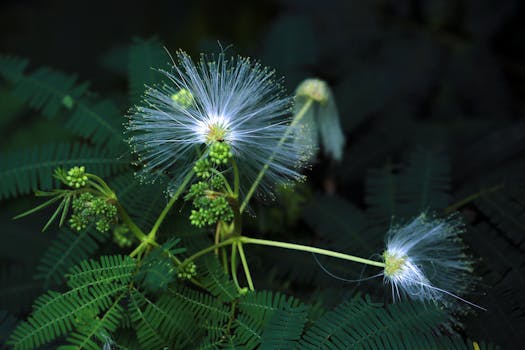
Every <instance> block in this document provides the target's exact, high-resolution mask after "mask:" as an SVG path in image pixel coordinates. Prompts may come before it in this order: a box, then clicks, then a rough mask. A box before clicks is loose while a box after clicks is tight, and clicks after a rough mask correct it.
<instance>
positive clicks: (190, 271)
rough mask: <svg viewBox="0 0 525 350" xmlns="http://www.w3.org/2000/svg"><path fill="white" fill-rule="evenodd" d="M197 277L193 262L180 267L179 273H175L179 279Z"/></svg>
mask: <svg viewBox="0 0 525 350" xmlns="http://www.w3.org/2000/svg"><path fill="white" fill-rule="evenodd" d="M196 275H197V266H196V265H195V264H194V263H193V261H191V262H189V263H187V264H184V265H181V266H180V267H179V271H178V272H177V277H178V278H180V279H187V280H189V279H192V278H193V277H195V276H196Z"/></svg>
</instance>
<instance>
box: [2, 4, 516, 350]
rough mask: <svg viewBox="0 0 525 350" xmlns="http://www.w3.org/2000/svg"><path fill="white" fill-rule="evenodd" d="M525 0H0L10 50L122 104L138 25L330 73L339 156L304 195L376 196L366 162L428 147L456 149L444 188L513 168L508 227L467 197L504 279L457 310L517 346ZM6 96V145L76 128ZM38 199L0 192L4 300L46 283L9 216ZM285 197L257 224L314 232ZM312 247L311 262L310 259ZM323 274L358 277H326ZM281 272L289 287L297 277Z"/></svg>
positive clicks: (169, 40)
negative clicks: (477, 309)
mask: <svg viewBox="0 0 525 350" xmlns="http://www.w3.org/2000/svg"><path fill="white" fill-rule="evenodd" d="M524 9H525V4H524V2H521V1H517V0H499V1H498V0H492V1H490V0H482V1H476V0H449V1H439V0H428V1H416V0H412V1H402V0H399V1H394V0H392V1H387V0H383V1H335V0H324V1H305V0H287V1H286V0H283V1H266V2H262V1H261V2H251V1H240V0H239V1H231V0H227V1H185V2H180V1H140V2H139V1H127V2H117V1H46V2H44V1H3V2H2V3H1V4H0V53H2V54H5V53H9V54H14V55H17V56H22V57H27V58H29V59H30V60H31V67H40V66H50V67H54V68H56V69H59V70H62V71H65V72H69V73H76V74H78V76H79V78H80V80H81V81H86V80H89V81H90V82H91V89H92V90H94V91H97V92H98V93H99V94H101V95H103V96H110V97H112V98H113V99H114V100H115V101H119V105H120V106H123V110H122V113H123V115H124V113H125V110H126V108H127V106H126V103H127V100H126V94H127V89H128V87H127V81H126V71H127V66H126V65H127V62H126V60H127V56H126V55H127V51H126V50H127V47H128V46H129V44H130V43H131V42H132V39H133V38H134V37H142V38H150V37H156V38H158V39H159V40H160V41H161V42H163V43H164V44H165V45H166V47H167V49H168V50H170V51H175V50H176V49H178V48H182V49H184V50H186V51H188V52H189V53H190V54H193V55H196V54H198V53H199V52H203V51H204V52H209V51H212V52H216V51H217V50H218V47H219V44H218V42H220V45H221V46H222V47H226V46H228V45H232V47H230V48H229V49H228V50H229V52H232V53H240V54H242V55H248V56H252V57H255V58H258V59H260V60H261V61H262V62H263V63H264V64H267V65H270V66H272V67H274V68H276V69H277V71H278V74H280V75H284V76H285V78H286V83H287V85H288V89H289V92H290V93H293V90H294V89H295V87H296V86H297V84H298V83H299V82H300V81H301V80H302V79H304V78H307V77H319V78H322V79H324V80H326V81H328V82H329V83H330V85H331V86H332V88H333V91H334V94H335V98H336V102H337V105H338V107H339V112H340V117H341V123H342V126H343V129H344V131H345V135H346V138H347V142H346V147H345V156H344V159H343V161H342V162H340V163H337V162H334V161H332V160H330V159H328V158H326V157H323V156H319V158H318V159H317V162H316V164H315V165H314V166H313V168H312V169H311V170H309V171H308V176H309V179H310V180H309V182H308V183H307V185H305V187H306V189H305V190H304V191H305V193H306V194H305V197H306V198H307V201H309V202H315V199H318V200H319V201H322V200H326V196H325V193H330V194H335V195H337V196H338V197H337V198H339V199H337V200H340V201H341V203H343V204H342V205H339V206H338V207H339V209H341V208H344V205H347V204H348V203H350V202H351V203H352V208H354V206H355V207H356V208H359V209H363V210H364V209H365V208H369V206H370V201H369V200H368V199H367V185H366V183H367V180H368V179H370V177H371V175H370V171H371V170H370V169H384V167H385V166H391V169H392V174H394V175H395V174H397V172H398V171H400V170H399V169H403V165H404V164H406V162H407V154H409V153H410V151H411V150H413V149H417V148H418V147H425V148H429V149H435V150H439V151H440V152H441V151H444V152H445V153H446V154H447V156H448V157H449V159H450V166H451V173H452V178H453V181H452V184H451V189H450V193H451V197H450V198H449V203H454V202H455V201H458V200H460V199H462V198H465V196H467V195H468V194H470V193H474V192H476V191H478V190H480V189H483V188H487V187H490V186H494V185H500V184H502V183H504V184H505V191H507V192H505V193H508V194H509V196H510V197H511V198H512V204H513V205H515V206H514V207H513V208H514V209H516V210H515V212H513V213H514V214H513V215H511V218H510V219H511V220H510V221H512V223H511V224H509V225H511V228H510V229H509V228H508V225H507V226H503V227H501V225H499V223H498V221H497V220H491V218H492V216H491V214H490V213H488V212H487V211H484V210H483V209H482V206H481V205H480V206H479V207H478V206H476V205H467V206H465V207H462V208H461V209H462V212H463V213H464V214H465V216H466V217H467V218H468V219H469V220H470V222H471V223H473V225H474V226H475V227H476V228H477V229H478V230H477V231H474V233H469V235H468V236H467V237H466V239H465V240H466V241H467V243H468V244H469V245H472V246H473V247H474V248H473V252H472V254H473V255H474V256H476V257H478V258H479V259H480V261H481V262H480V266H479V269H478V270H477V274H478V275H482V276H483V278H484V279H483V282H482V283H483V284H482V289H484V290H488V289H490V288H492V287H494V286H495V287H494V288H495V289H496V288H500V289H498V290H495V291H494V293H492V292H488V294H489V295H488V296H481V295H478V296H473V297H472V298H471V299H472V300H474V301H475V302H478V303H480V304H482V305H484V306H485V307H487V308H488V309H489V312H487V313H481V314H478V315H477V316H476V315H471V316H467V317H464V318H460V320H461V322H463V323H464V324H465V325H466V332H465V333H466V335H467V336H468V337H470V338H472V339H475V340H477V339H485V340H488V341H492V342H494V343H496V344H500V345H502V346H504V347H509V348H519V346H520V344H523V341H524V339H523V337H524V336H523V334H522V333H523V332H522V330H523V328H522V326H523V327H525V322H524V316H523V315H524V312H523V296H522V295H523V292H525V282H524V280H523V273H524V272H525V271H524V270H525V269H524V268H523V267H524V263H525V259H524V254H523V252H524V250H525V248H524V244H523V243H524V240H523V236H524V235H525V219H524V216H525V214H524V213H525V196H523V194H524V193H525V192H524V191H523V181H524V175H525V172H524V171H523V169H524V167H523V164H525V162H524V158H523V154H524V152H523V151H524V148H525V137H524V135H525V134H524V133H525V124H524V122H523V117H524V112H525V108H524V107H525V104H524V101H525V99H524V97H525V45H524V39H525V21H524V14H525V11H524ZM0 98H1V100H0V109H1V110H2V113H1V114H0V152H5V151H7V150H11V149H16V148H21V147H25V146H29V145H34V144H41V143H46V142H49V141H52V140H55V139H56V138H57V137H60V138H65V139H67V138H68V137H69V135H67V133H65V132H64V131H62V130H61V129H60V125H59V124H57V122H54V121H50V120H46V119H42V117H41V116H40V115H39V114H38V113H35V112H28V111H26V110H24V111H21V110H20V108H19V107H18V105H17V101H16V99H12V98H10V97H9V95H8V94H7V93H6V92H5V88H4V87H3V86H2V85H0ZM35 130H38V132H35ZM0 181H1V179H0ZM517 193H519V195H518V194H517ZM312 198H313V199H312ZM343 198H344V199H343ZM30 203H32V202H31V199H30V198H22V199H20V200H17V201H13V200H8V201H2V202H0V211H1V214H0V220H1V221H0V222H1V226H0V227H2V228H1V230H2V231H3V232H4V233H3V234H2V236H3V238H2V243H1V247H0V262H2V264H3V265H5V266H8V268H9V272H8V273H7V272H6V273H5V274H4V275H5V277H3V275H0V278H1V280H0V282H1V286H2V289H3V291H2V292H0V296H2V298H3V299H2V300H3V302H2V304H5V303H8V302H9V300H11V299H9V298H11V297H12V296H13V295H17V297H23V296H24V295H26V294H27V298H26V299H24V300H25V301H24V302H25V303H26V306H29V305H30V303H31V300H32V298H33V297H34V295H35V292H34V291H32V289H34V288H36V287H35V286H36V285H38V283H36V282H32V281H31V280H30V279H27V278H24V276H27V273H26V274H24V273H23V271H26V270H28V271H31V269H33V268H34V265H35V264H36V262H37V261H38V259H39V258H40V256H41V254H42V250H43V249H44V248H45V247H46V242H47V238H46V236H45V234H39V233H38V232H39V230H40V225H41V220H40V221H39V220H34V221H35V222H32V221H31V220H25V221H19V222H12V221H11V220H10V218H11V217H12V216H14V215H15V214H16V213H18V212H20V210H22V209H23V208H27V206H28V205H30ZM338 203H339V202H338ZM331 204H332V205H333V203H332V202H331ZM348 205H349V204H348ZM281 206H282V207H281V211H283V212H285V213H286V214H285V216H286V217H284V218H283V217H282V216H279V214H278V213H275V212H272V211H271V210H270V209H265V211H264V210H263V212H262V213H263V214H261V217H260V218H259V219H257V220H258V221H256V222H254V223H252V225H254V227H257V229H258V230H259V232H262V233H265V234H269V235H271V234H275V233H276V232H279V230H283V231H284V230H286V228H290V227H291V228H292V229H293V230H294V232H296V234H297V235H299V233H300V231H301V230H302V229H303V228H306V229H309V230H310V231H309V232H310V235H311V236H312V239H314V240H315V239H319V237H318V236H317V233H316V232H317V231H318V230H317V228H316V224H315V223H313V224H312V223H310V222H309V220H308V218H307V217H306V218H303V219H301V218H296V217H295V216H294V215H292V214H293V213H290V208H289V207H287V206H286V201H284V204H283V203H281ZM516 206H517V207H516ZM309 208H310V209H308V208H307V209H306V212H307V213H308V210H310V211H311V210H313V209H312V208H311V207H309ZM499 209H501V211H502V212H505V209H504V207H502V208H499ZM276 215H277V217H278V219H277V221H276ZM296 216H297V215H296ZM303 216H306V215H303ZM290 217H291V219H290ZM299 217H301V214H300V215H299ZM265 220H266V222H265ZM37 221H38V222H37ZM268 222H271V223H272V224H274V223H275V222H279V225H280V226H279V225H278V227H277V228H275V227H272V228H270V227H269V226H271V225H269V224H268ZM485 226H487V227H488V228H486V227H485ZM480 232H482V233H483V235H481V233H480ZM508 232H511V233H510V234H509V233H508ZM292 236H293V235H292ZM21 241H23V243H24V244H23V246H21V245H20V242H21ZM328 241H329V239H328ZM334 241H336V240H334ZM335 246H337V245H335ZM490 248H493V249H492V250H491V249H490ZM290 259H291V260H292V261H293V259H292V258H290ZM487 261H490V262H497V263H494V264H493V265H491V264H490V263H486V262H487ZM302 263H303V262H300V263H298V264H302ZM309 263H310V265H309V266H308V267H306V269H307V270H309V269H315V268H316V267H315V265H311V263H312V261H311V259H310V261H309ZM261 264H262V265H263V266H264V263H261ZM301 268H303V265H300V266H299V269H301ZM292 270H293V269H292ZM6 271H7V270H6ZM20 271H22V272H20ZM296 272H297V271H296ZM17 276H18V277H19V278H18V280H17ZM325 277H326V276H325ZM307 279H308V278H307ZM310 282H311V280H310ZM319 283H327V284H331V285H332V286H333V287H334V288H335V289H344V288H348V289H351V290H352V291H353V290H354V288H355V286H353V285H352V286H350V287H348V285H346V284H336V282H334V281H329V278H325V279H323V280H322V282H319ZM284 285H285V286H284V287H283V285H280V287H283V288H289V290H290V291H291V292H292V293H300V292H301V290H302V288H303V287H302V286H300V285H294V284H293V283H292V285H289V284H286V283H285V284H284ZM6 286H10V287H9V288H8V287H6ZM376 286H377V284H376ZM4 287H5V288H4ZM372 288H373V287H372ZM491 293H492V294H491ZM20 303H21V304H23V302H20ZM23 312H24V311H23V308H22V311H21V313H22V314H23Z"/></svg>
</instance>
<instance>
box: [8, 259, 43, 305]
mask: <svg viewBox="0 0 525 350" xmlns="http://www.w3.org/2000/svg"><path fill="white" fill-rule="evenodd" d="M33 275H34V270H33V268H32V267H30V266H26V265H12V266H3V267H2V268H1V269H0V286H1V288H0V309H2V310H6V311H9V312H10V313H11V314H12V315H19V314H23V313H24V312H26V311H28V309H30V306H31V303H32V302H33V300H34V299H35V298H36V297H37V296H38V295H39V294H41V293H42V290H43V288H42V283H41V282H40V281H35V280H33Z"/></svg>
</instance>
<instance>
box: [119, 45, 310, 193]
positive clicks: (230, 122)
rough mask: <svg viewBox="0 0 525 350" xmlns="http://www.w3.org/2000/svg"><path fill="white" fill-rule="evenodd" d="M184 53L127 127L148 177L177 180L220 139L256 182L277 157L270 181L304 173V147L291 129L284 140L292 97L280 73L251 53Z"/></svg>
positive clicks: (268, 175)
mask: <svg viewBox="0 0 525 350" xmlns="http://www.w3.org/2000/svg"><path fill="white" fill-rule="evenodd" d="M177 58H178V63H177V64H175V65H174V66H173V67H172V70H171V71H170V72H168V71H161V73H163V74H164V75H165V77H166V78H167V79H168V82H167V83H166V84H163V85H160V86H156V87H152V88H149V89H148V90H147V91H146V93H145V96H144V99H143V102H144V105H143V106H139V107H136V108H135V110H134V112H133V113H132V114H131V116H130V120H129V124H128V126H127V130H128V132H129V133H130V134H131V138H130V143H131V145H132V146H133V148H134V150H135V152H136V153H137V154H138V156H139V161H140V164H141V165H142V166H143V168H144V169H143V172H142V174H143V175H145V174H150V175H151V174H153V175H155V174H159V173H162V174H167V175H169V176H171V177H172V178H173V180H174V181H175V182H177V181H178V180H181V178H182V177H184V176H185V175H186V174H187V173H188V172H189V171H190V169H191V168H192V166H193V164H194V163H195V161H196V160H198V159H199V157H200V156H201V155H202V154H203V153H204V152H208V151H209V148H210V146H211V145H212V144H213V143H217V142H220V143H225V144H227V145H229V146H230V148H231V152H232V154H233V158H234V159H235V160H236V161H237V163H238V165H239V169H240V173H241V176H242V178H241V180H243V178H244V180H246V181H241V185H242V183H244V184H245V186H246V183H247V181H251V180H253V179H254V178H255V177H256V176H257V174H258V173H259V171H260V170H261V168H263V167H264V165H265V164H266V162H267V161H268V159H269V158H271V159H272V161H271V163H270V164H269V166H268V169H267V170H266V176H265V179H266V182H267V183H272V184H275V183H280V182H285V181H286V180H291V179H296V178H298V177H299V176H300V175H299V173H298V172H297V166H298V165H300V161H301V148H302V145H301V144H300V143H299V144H298V143H297V142H294V141H293V138H294V137H293V135H291V134H290V131H288V134H287V135H289V136H290V137H288V138H286V139H285V140H284V141H281V139H282V138H283V135H285V133H287V128H288V125H289V124H290V121H291V116H290V113H289V112H290V111H291V103H292V99H291V98H289V97H287V96H285V94H284V89H283V87H282V84H281V82H280V81H279V80H278V79H276V77H275V72H274V71H272V70H270V69H268V68H264V67H262V66H261V65H260V64H258V63H253V62H251V61H250V60H249V59H248V58H243V57H237V58H232V59H226V58H225V56H224V54H223V53H221V54H219V55H217V56H216V57H215V56H214V57H211V58H209V57H207V56H204V55H202V56H201V59H200V60H199V61H198V62H197V63H194V62H193V61H192V59H191V58H190V57H189V56H188V55H187V54H186V53H184V52H182V51H179V52H178V53H177ZM280 141H281V143H279V142H280ZM278 144H280V147H277V145H278ZM248 184H249V182H248ZM262 185H263V187H264V182H263V183H262Z"/></svg>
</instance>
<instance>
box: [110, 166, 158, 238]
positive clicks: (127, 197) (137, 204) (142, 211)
mask: <svg viewBox="0 0 525 350" xmlns="http://www.w3.org/2000/svg"><path fill="white" fill-rule="evenodd" d="M109 183H110V186H111V188H112V189H113V190H114V191H115V192H116V194H117V197H118V199H119V201H120V202H121V203H122V205H123V206H124V207H125V208H126V210H127V211H128V213H129V215H130V216H131V217H132V218H133V219H134V220H136V221H135V222H136V223H137V225H140V227H143V228H144V230H149V229H150V228H151V227H152V226H153V223H154V222H155V219H156V218H157V217H158V215H159V214H160V212H161V211H162V206H163V205H164V204H165V202H166V193H165V187H164V186H163V184H162V183H159V182H156V183H153V184H142V183H140V181H139V180H138V179H137V178H136V177H135V176H134V175H133V174H132V173H131V172H126V173H123V174H121V175H119V176H117V177H115V178H114V179H113V180H112V181H110V182H109Z"/></svg>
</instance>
